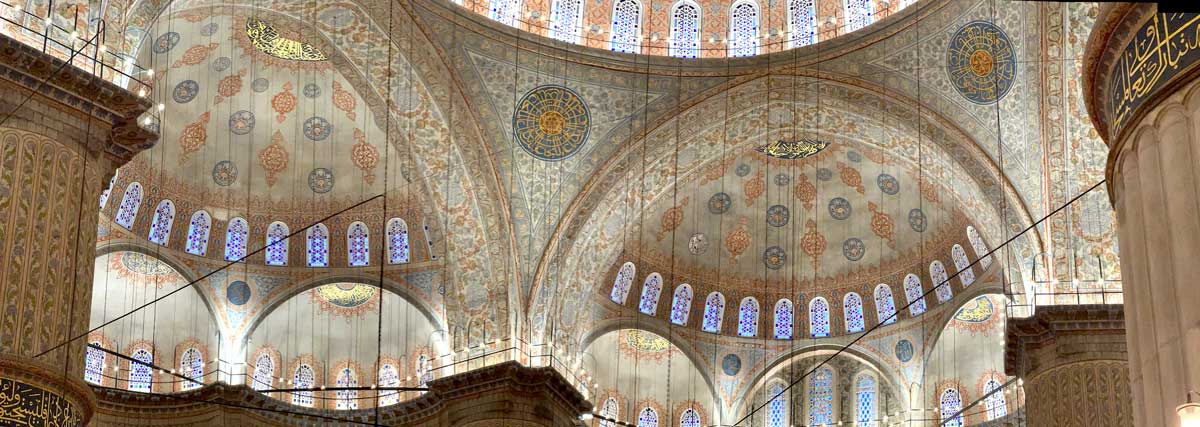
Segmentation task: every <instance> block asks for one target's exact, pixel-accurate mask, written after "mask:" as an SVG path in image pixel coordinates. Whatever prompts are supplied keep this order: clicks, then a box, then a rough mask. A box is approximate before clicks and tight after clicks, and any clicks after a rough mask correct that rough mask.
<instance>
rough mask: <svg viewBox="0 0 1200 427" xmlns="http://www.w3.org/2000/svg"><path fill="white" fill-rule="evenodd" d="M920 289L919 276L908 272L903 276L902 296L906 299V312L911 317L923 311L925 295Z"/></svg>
mask: <svg viewBox="0 0 1200 427" xmlns="http://www.w3.org/2000/svg"><path fill="white" fill-rule="evenodd" d="M924 293H925V292H924V291H923V290H921V278H919V277H917V275H916V274H912V273H909V274H908V275H907V276H904V297H905V298H907V299H908V304H909V305H908V314H911V315H912V316H913V317H916V316H920V315H921V313H924V312H925V296H924Z"/></svg>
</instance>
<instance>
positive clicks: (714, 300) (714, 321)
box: [701, 292, 725, 334]
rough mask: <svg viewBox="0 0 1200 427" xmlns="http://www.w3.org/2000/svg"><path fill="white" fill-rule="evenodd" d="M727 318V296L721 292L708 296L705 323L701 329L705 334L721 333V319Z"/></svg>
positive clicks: (705, 305)
mask: <svg viewBox="0 0 1200 427" xmlns="http://www.w3.org/2000/svg"><path fill="white" fill-rule="evenodd" d="M723 316H725V296H724V295H721V293H720V292H713V293H711V294H708V298H705V299H704V323H703V325H701V329H703V330H704V331H705V332H712V333H714V334H715V333H719V332H721V318H722V317H723Z"/></svg>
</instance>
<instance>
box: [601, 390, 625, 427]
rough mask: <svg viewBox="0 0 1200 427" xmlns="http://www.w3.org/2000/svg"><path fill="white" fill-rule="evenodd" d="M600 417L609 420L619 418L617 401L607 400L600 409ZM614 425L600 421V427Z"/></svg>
mask: <svg viewBox="0 0 1200 427" xmlns="http://www.w3.org/2000/svg"><path fill="white" fill-rule="evenodd" d="M600 416H602V417H605V418H610V419H614V420H615V419H617V417H619V416H621V409H620V407H619V406H618V405H617V399H614V398H611V397H610V398H608V400H605V401H604V406H603V407H601V408H600ZM615 425H616V423H613V422H612V421H606V420H600V427H613V426H615Z"/></svg>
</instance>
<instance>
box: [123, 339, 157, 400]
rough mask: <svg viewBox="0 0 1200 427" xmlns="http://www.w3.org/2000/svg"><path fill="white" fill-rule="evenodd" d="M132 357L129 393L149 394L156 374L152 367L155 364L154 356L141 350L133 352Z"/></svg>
mask: <svg viewBox="0 0 1200 427" xmlns="http://www.w3.org/2000/svg"><path fill="white" fill-rule="evenodd" d="M132 357H133V361H130V362H129V391H139V392H142V393H149V392H150V382H151V381H153V374H154V372H153V369H152V368H151V367H150V365H151V364H153V363H154V356H153V355H151V354H150V352H149V351H146V350H144V349H140V350H138V351H135V352H133V356H132ZM139 362H140V363H139Z"/></svg>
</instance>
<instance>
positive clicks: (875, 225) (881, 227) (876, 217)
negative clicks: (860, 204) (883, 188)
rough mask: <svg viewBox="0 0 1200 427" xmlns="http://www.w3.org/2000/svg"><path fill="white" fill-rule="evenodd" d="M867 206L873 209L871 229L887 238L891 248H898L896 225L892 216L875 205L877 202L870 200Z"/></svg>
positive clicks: (877, 234)
mask: <svg viewBox="0 0 1200 427" xmlns="http://www.w3.org/2000/svg"><path fill="white" fill-rule="evenodd" d="M867 208H868V209H870V210H871V231H872V232H874V233H875V235H876V236H879V237H881V238H883V239H884V240H887V244H888V247H889V248H892V249H896V239H895V238H894V234H895V232H896V225H895V224H894V223H892V216H891V215H888V214H887V213H886V212H884V211H883V209H879V206H877V205H875V202H868V203H867Z"/></svg>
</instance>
